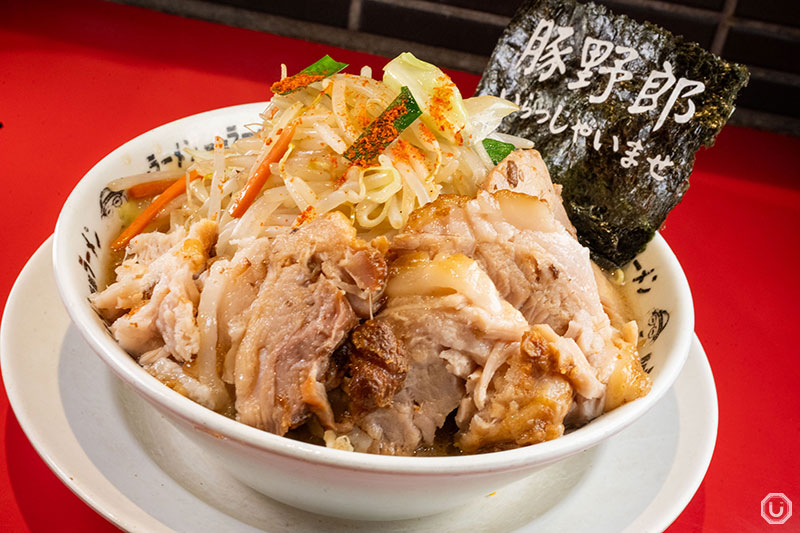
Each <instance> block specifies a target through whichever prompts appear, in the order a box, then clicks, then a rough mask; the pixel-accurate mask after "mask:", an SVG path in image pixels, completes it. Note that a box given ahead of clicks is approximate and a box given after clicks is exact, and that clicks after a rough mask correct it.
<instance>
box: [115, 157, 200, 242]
mask: <svg viewBox="0 0 800 533" xmlns="http://www.w3.org/2000/svg"><path fill="white" fill-rule="evenodd" d="M199 177H200V174H198V173H197V171H194V170H193V171H191V172H190V173H189V180H195V179H197V178H199ZM184 192H186V177H185V176H184V177H183V178H179V179H177V180H175V182H174V183H173V184H172V185H170V186H169V187H167V189H166V190H165V191H164V192H162V193H161V194H159V195H158V196H156V197H155V198H154V199H153V201H152V202H151V203H150V205H148V206H147V208H146V209H145V210H144V211H142V212H141V213H140V214H139V216H138V217H136V219H135V220H134V221H133V222H131V225H130V226H128V227H127V228H125V230H124V231H123V232H122V233H120V234H119V237H117V240H115V241H114V242H113V243H112V244H111V248H112V249H113V250H122V249H123V248H125V247H126V246H127V245H128V243H129V242H130V240H131V239H133V238H134V237H136V236H137V235H139V233H141V232H142V230H143V229H144V228H145V226H147V225H148V224H149V223H150V221H152V220H153V219H154V218H156V215H158V212H159V211H161V210H162V209H164V207H166V206H167V204H168V203H170V202H171V201H172V200H174V199H175V198H177V197H178V196H180V195H181V194H183V193H184Z"/></svg>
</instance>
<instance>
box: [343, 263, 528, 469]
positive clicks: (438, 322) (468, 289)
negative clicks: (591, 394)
mask: <svg viewBox="0 0 800 533" xmlns="http://www.w3.org/2000/svg"><path fill="white" fill-rule="evenodd" d="M390 272H391V273H390V277H389V281H388V283H387V289H386V296H387V300H386V306H385V307H384V309H383V310H382V311H381V312H380V314H379V315H378V316H377V317H375V318H374V319H373V320H370V321H368V322H366V323H364V324H362V325H361V326H359V327H358V328H356V330H355V331H354V332H353V341H352V344H353V346H352V347H351V348H350V349H349V350H348V355H349V357H350V363H349V365H348V375H347V376H346V377H345V378H344V384H343V389H344V390H345V391H346V392H347V394H348V395H349V396H350V398H351V414H352V415H353V416H354V420H353V422H354V427H353V429H352V430H351V431H349V432H347V433H345V434H344V436H346V437H347V438H348V439H349V441H350V443H351V445H352V447H353V448H354V449H355V450H357V451H363V452H372V453H381V454H391V455H410V454H412V453H414V452H415V451H416V450H417V449H418V448H419V447H420V446H426V445H431V444H433V441H434V437H435V434H436V430H437V429H438V428H440V427H441V426H442V425H443V424H444V422H445V419H446V418H447V416H448V415H449V414H450V413H451V412H453V411H454V410H456V409H458V408H459V406H460V405H461V403H462V402H463V400H464V398H465V397H466V396H467V395H468V393H467V378H468V377H469V376H470V375H474V376H473V377H477V375H478V374H480V369H481V368H483V366H484V365H486V364H487V361H488V360H489V359H490V358H491V357H492V354H495V353H500V352H504V351H505V350H507V349H511V350H513V349H514V346H515V345H516V346H518V344H519V339H520V338H521V337H522V335H523V334H524V332H525V331H526V330H527V327H528V325H527V322H526V321H525V319H524V318H523V317H522V315H521V314H520V313H519V312H518V311H516V310H515V309H514V308H513V307H511V306H510V305H509V304H508V303H507V302H505V301H504V300H503V299H502V298H500V297H499V295H498V293H497V290H496V289H495V288H494V286H493V285H492V282H491V280H490V279H489V278H488V277H487V276H486V274H485V273H484V272H483V271H482V270H481V269H480V267H479V266H478V265H477V263H476V262H475V261H473V260H471V259H469V258H468V257H466V256H464V255H462V254H454V255H447V254H441V255H438V256H435V257H429V256H428V255H427V254H424V253H421V254H407V255H405V256H403V257H401V258H398V259H396V260H395V261H394V262H393V263H392V266H391V270H390ZM476 371H478V372H477V374H476ZM487 381H488V380H487ZM476 383H477V381H476ZM486 385H487V386H488V382H487V384H486ZM473 388H475V387H473ZM339 436H340V437H341V436H342V435H339Z"/></svg>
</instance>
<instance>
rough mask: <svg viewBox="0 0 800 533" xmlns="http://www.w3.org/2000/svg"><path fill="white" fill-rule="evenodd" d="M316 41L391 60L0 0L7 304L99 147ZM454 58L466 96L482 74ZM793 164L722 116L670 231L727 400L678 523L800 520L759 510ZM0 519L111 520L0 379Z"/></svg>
mask: <svg viewBox="0 0 800 533" xmlns="http://www.w3.org/2000/svg"><path fill="white" fill-rule="evenodd" d="M67 4H68V7H67ZM324 53H331V54H333V55H334V56H335V57H336V58H337V59H339V60H340V61H345V62H348V63H350V64H351V65H354V66H360V65H362V64H368V65H371V66H372V67H373V70H374V71H376V72H377V71H378V70H379V69H380V67H381V66H382V65H383V64H384V63H385V59H383V58H379V57H375V56H370V55H367V54H363V53H357V52H350V51H345V50H336V49H333V50H332V49H331V47H328V46H323V45H320V44H315V43H309V42H304V41H297V40H292V39H287V38H283V37H278V36H273V35H267V34H262V33H257V32H253V31H248V30H242V29H235V28H229V27H225V26H220V25H216V24H210V23H206V22H200V21H196V20H189V19H183V18H180V17H174V16H169V15H164V14H161V13H156V12H152V11H148V10H144V9H140V8H135V7H128V6H120V5H115V4H109V3H103V2H98V1H95V0H80V1H78V2H69V3H66V2H62V3H56V2H50V3H47V2H38V1H28V2H15V3H14V5H7V3H3V4H2V5H0V122H2V128H0V187H2V189H1V191H0V198H2V200H0V201H1V202H2V214H1V215H0V218H1V219H2V230H1V231H0V250H2V251H3V252H2V264H1V265H0V307H2V306H4V305H5V300H6V298H7V296H8V291H9V290H10V289H11V286H12V284H13V282H14V279H15V278H16V276H17V274H18V272H19V271H20V269H21V268H22V266H23V265H24V263H25V261H26V260H27V258H28V257H29V256H30V255H31V254H32V253H33V252H34V251H35V250H36V248H37V247H38V246H39V244H40V243H41V242H42V241H44V240H45V239H46V238H47V236H48V235H50V233H52V231H53V228H54V226H55V222H56V218H57V215H58V212H59V208H60V206H61V204H62V203H63V201H64V200H65V199H66V197H67V195H68V193H69V191H70V190H71V189H72V187H73V186H74V185H75V183H76V182H77V181H78V180H79V179H80V177H81V176H82V175H83V174H84V173H85V172H86V171H87V170H89V168H91V166H92V165H94V163H96V162H97V161H98V160H100V159H101V158H102V157H103V156H104V155H106V154H107V153H108V152H110V151H111V150H112V149H114V148H116V147H117V146H119V145H120V144H122V143H123V142H125V141H127V140H129V139H131V138H133V137H135V136H137V135H139V134H141V133H143V132H145V131H147V130H149V129H151V128H153V127H155V126H158V125H160V124H163V123H165V122H169V121H171V120H174V119H177V118H180V117H183V116H186V115H190V114H193V113H197V112H201V111H206V110H209V109H214V108H217V107H223V106H229V105H234V104H240V103H246V102H253V101H261V100H265V99H267V98H268V94H267V87H268V85H269V83H271V82H272V81H274V80H275V79H276V78H277V77H278V76H279V72H280V70H279V69H280V63H281V62H284V63H286V64H287V65H288V69H289V71H290V72H292V71H296V70H299V69H300V68H302V67H304V66H306V65H307V64H309V63H311V62H313V61H314V60H316V59H318V58H319V57H320V56H321V55H323V54H324ZM452 74H453V78H454V79H455V80H456V82H457V83H458V84H459V86H460V87H461V89H462V92H463V93H464V94H465V95H469V94H471V93H472V91H473V89H474V87H475V86H476V84H477V81H478V77H477V76H474V75H468V74H463V73H452ZM799 165H800V139H796V138H790V137H784V136H779V135H775V134H770V133H764V132H758V131H754V130H748V129H742V128H734V127H727V128H726V129H725V130H724V131H723V132H722V134H721V135H720V136H719V138H718V140H717V145H716V146H715V147H714V148H713V149H712V150H709V151H701V153H700V154H698V157H697V163H696V166H695V170H694V173H693V174H692V178H691V189H690V190H689V192H688V194H687V195H686V197H685V199H684V201H683V203H681V204H680V205H679V206H678V207H677V208H676V209H675V211H674V212H673V213H672V214H671V215H670V217H669V219H668V221H667V226H666V228H665V230H664V232H663V233H664V235H665V237H666V238H667V240H668V242H669V243H670V245H671V246H672V248H673V250H674V251H675V253H676V254H677V256H678V258H679V259H680V261H681V263H682V265H683V267H684V269H685V271H686V275H687V277H688V278H689V283H690V285H691V287H692V291H693V294H694V299H695V310H696V314H697V323H696V324H697V325H696V331H697V333H698V335H699V337H700V339H701V341H702V342H703V344H704V346H705V349H706V352H707V354H708V358H709V360H710V362H711V367H712V369H713V371H714V375H715V379H716V384H717V390H718V395H719V406H720V418H719V436H718V440H717V447H716V451H715V453H714V458H713V460H712V462H711V466H710V468H709V471H708V474H707V476H706V478H705V481H704V482H703V484H702V485H701V486H700V489H699V490H698V492H697V493H696V494H695V496H694V498H693V499H692V501H691V503H690V504H689V506H688V507H687V508H686V510H685V511H684V512H683V513H682V514H681V516H680V517H679V518H678V519H677V520H676V521H675V523H674V524H673V525H672V526H671V527H670V529H669V530H668V531H670V532H671V533H674V532H683V531H701V530H702V531H715V532H716V531H762V530H763V531H772V530H774V531H781V530H782V531H790V530H791V531H798V530H800V512H795V516H794V517H792V518H791V519H789V521H788V522H787V524H785V525H784V526H768V525H767V524H766V523H765V522H764V521H763V520H762V519H761V516H760V508H759V506H760V501H761V499H762V498H763V497H764V496H765V495H766V494H767V493H770V492H784V493H786V495H787V496H788V497H789V498H791V499H793V501H794V502H795V504H796V505H798V504H800V483H799V482H798V481H799V480H800V455H798V450H800V401H798V398H799V397H800V396H799V393H798V389H797V384H798V383H800V370H798V365H797V364H796V360H797V355H798V353H797V351H798V349H797V342H796V337H795V335H796V333H795V327H797V324H798V322H799V320H798V319H800V312H798V304H799V303H800V280H799V279H798V276H800V261H799V260H798V259H800V237H798V231H800V170H798V168H799ZM609 490H613V487H609ZM781 528H782V529H781ZM0 529H3V530H5V531H26V530H29V531H37V532H38V531H52V530H61V531H64V530H81V531H114V530H115V528H114V527H113V526H112V525H111V524H109V523H107V522H106V521H105V520H104V519H103V518H101V517H100V516H99V515H97V514H96V513H95V512H94V511H93V510H92V509H90V508H89V507H88V506H86V505H85V504H83V503H82V502H81V501H80V500H79V499H78V498H77V497H76V496H74V495H73V494H72V493H71V492H70V491H69V490H68V489H67V488H66V487H65V486H64V485H62V484H61V482H60V481H59V480H58V479H57V478H56V477H55V475H54V474H52V473H51V472H50V470H49V469H48V468H47V466H45V464H44V463H43V462H42V461H41V460H40V459H39V457H38V456H37V455H36V452H35V451H34V449H33V448H32V446H31V445H30V443H29V442H28V441H27V439H26V437H25V436H24V434H23V433H22V431H21V429H20V427H19V424H18V423H17V421H16V419H15V417H14V414H13V412H12V411H11V409H10V407H9V405H8V399H7V397H6V395H5V390H4V389H3V390H2V392H0Z"/></svg>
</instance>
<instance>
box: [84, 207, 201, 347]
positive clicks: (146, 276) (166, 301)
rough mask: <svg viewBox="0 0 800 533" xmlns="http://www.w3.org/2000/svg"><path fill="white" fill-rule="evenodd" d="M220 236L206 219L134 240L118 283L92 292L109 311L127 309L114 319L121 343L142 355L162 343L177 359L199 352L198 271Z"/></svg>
mask: <svg viewBox="0 0 800 533" xmlns="http://www.w3.org/2000/svg"><path fill="white" fill-rule="evenodd" d="M216 236H217V225H216V223H214V222H212V221H209V220H201V221H199V222H196V223H195V224H193V225H192V226H191V227H190V228H189V231H188V232H187V231H185V230H183V229H179V230H176V231H174V232H172V233H168V234H163V233H157V232H154V233H145V234H142V235H139V236H137V237H136V238H134V239H133V240H132V241H131V243H130V245H129V246H128V250H127V257H126V259H125V260H124V261H123V262H122V264H121V265H120V266H119V267H117V269H116V273H117V280H116V282H115V283H113V284H111V285H110V286H109V287H108V288H106V289H105V290H104V291H102V292H99V293H96V294H94V295H92V297H91V302H92V304H93V305H94V306H95V308H97V309H98V310H99V311H100V312H101V314H104V315H105V316H112V317H113V316H116V315H118V314H119V311H120V310H122V311H126V310H127V311H126V312H124V314H123V315H122V316H119V317H118V318H116V319H115V320H114V322H113V323H112V324H111V332H112V333H113V335H114V338H116V339H117V341H118V342H119V343H120V345H121V346H122V348H124V349H125V350H127V351H128V352H130V353H131V354H133V355H135V356H139V355H142V354H144V353H145V352H149V351H152V350H155V349H157V348H160V347H161V346H163V347H164V348H165V350H166V353H168V354H169V355H171V356H172V357H174V358H175V359H176V360H177V361H188V360H189V359H191V358H192V357H193V356H194V354H196V353H197V351H198V349H199V345H200V332H199V329H198V327H197V322H196V320H195V314H196V311H197V304H198V301H199V299H200V290H199V288H198V283H197V281H196V280H195V276H196V275H197V274H199V273H200V272H201V271H202V270H203V269H204V268H205V266H206V263H207V261H208V257H209V252H210V250H211V248H212V246H213V245H214V242H215V241H216Z"/></svg>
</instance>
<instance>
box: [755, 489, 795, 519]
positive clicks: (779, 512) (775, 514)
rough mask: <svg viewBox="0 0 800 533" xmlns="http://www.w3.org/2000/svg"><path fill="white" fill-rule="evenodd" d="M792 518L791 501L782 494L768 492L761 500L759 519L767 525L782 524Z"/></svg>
mask: <svg viewBox="0 0 800 533" xmlns="http://www.w3.org/2000/svg"><path fill="white" fill-rule="evenodd" d="M791 516H792V500H790V499H789V498H787V497H786V494H784V493H782V492H770V493H769V494H767V495H766V497H764V499H763V500H761V517H762V518H763V519H764V521H765V522H766V523H767V524H784V523H786V521H787V520H789V517H791Z"/></svg>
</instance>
